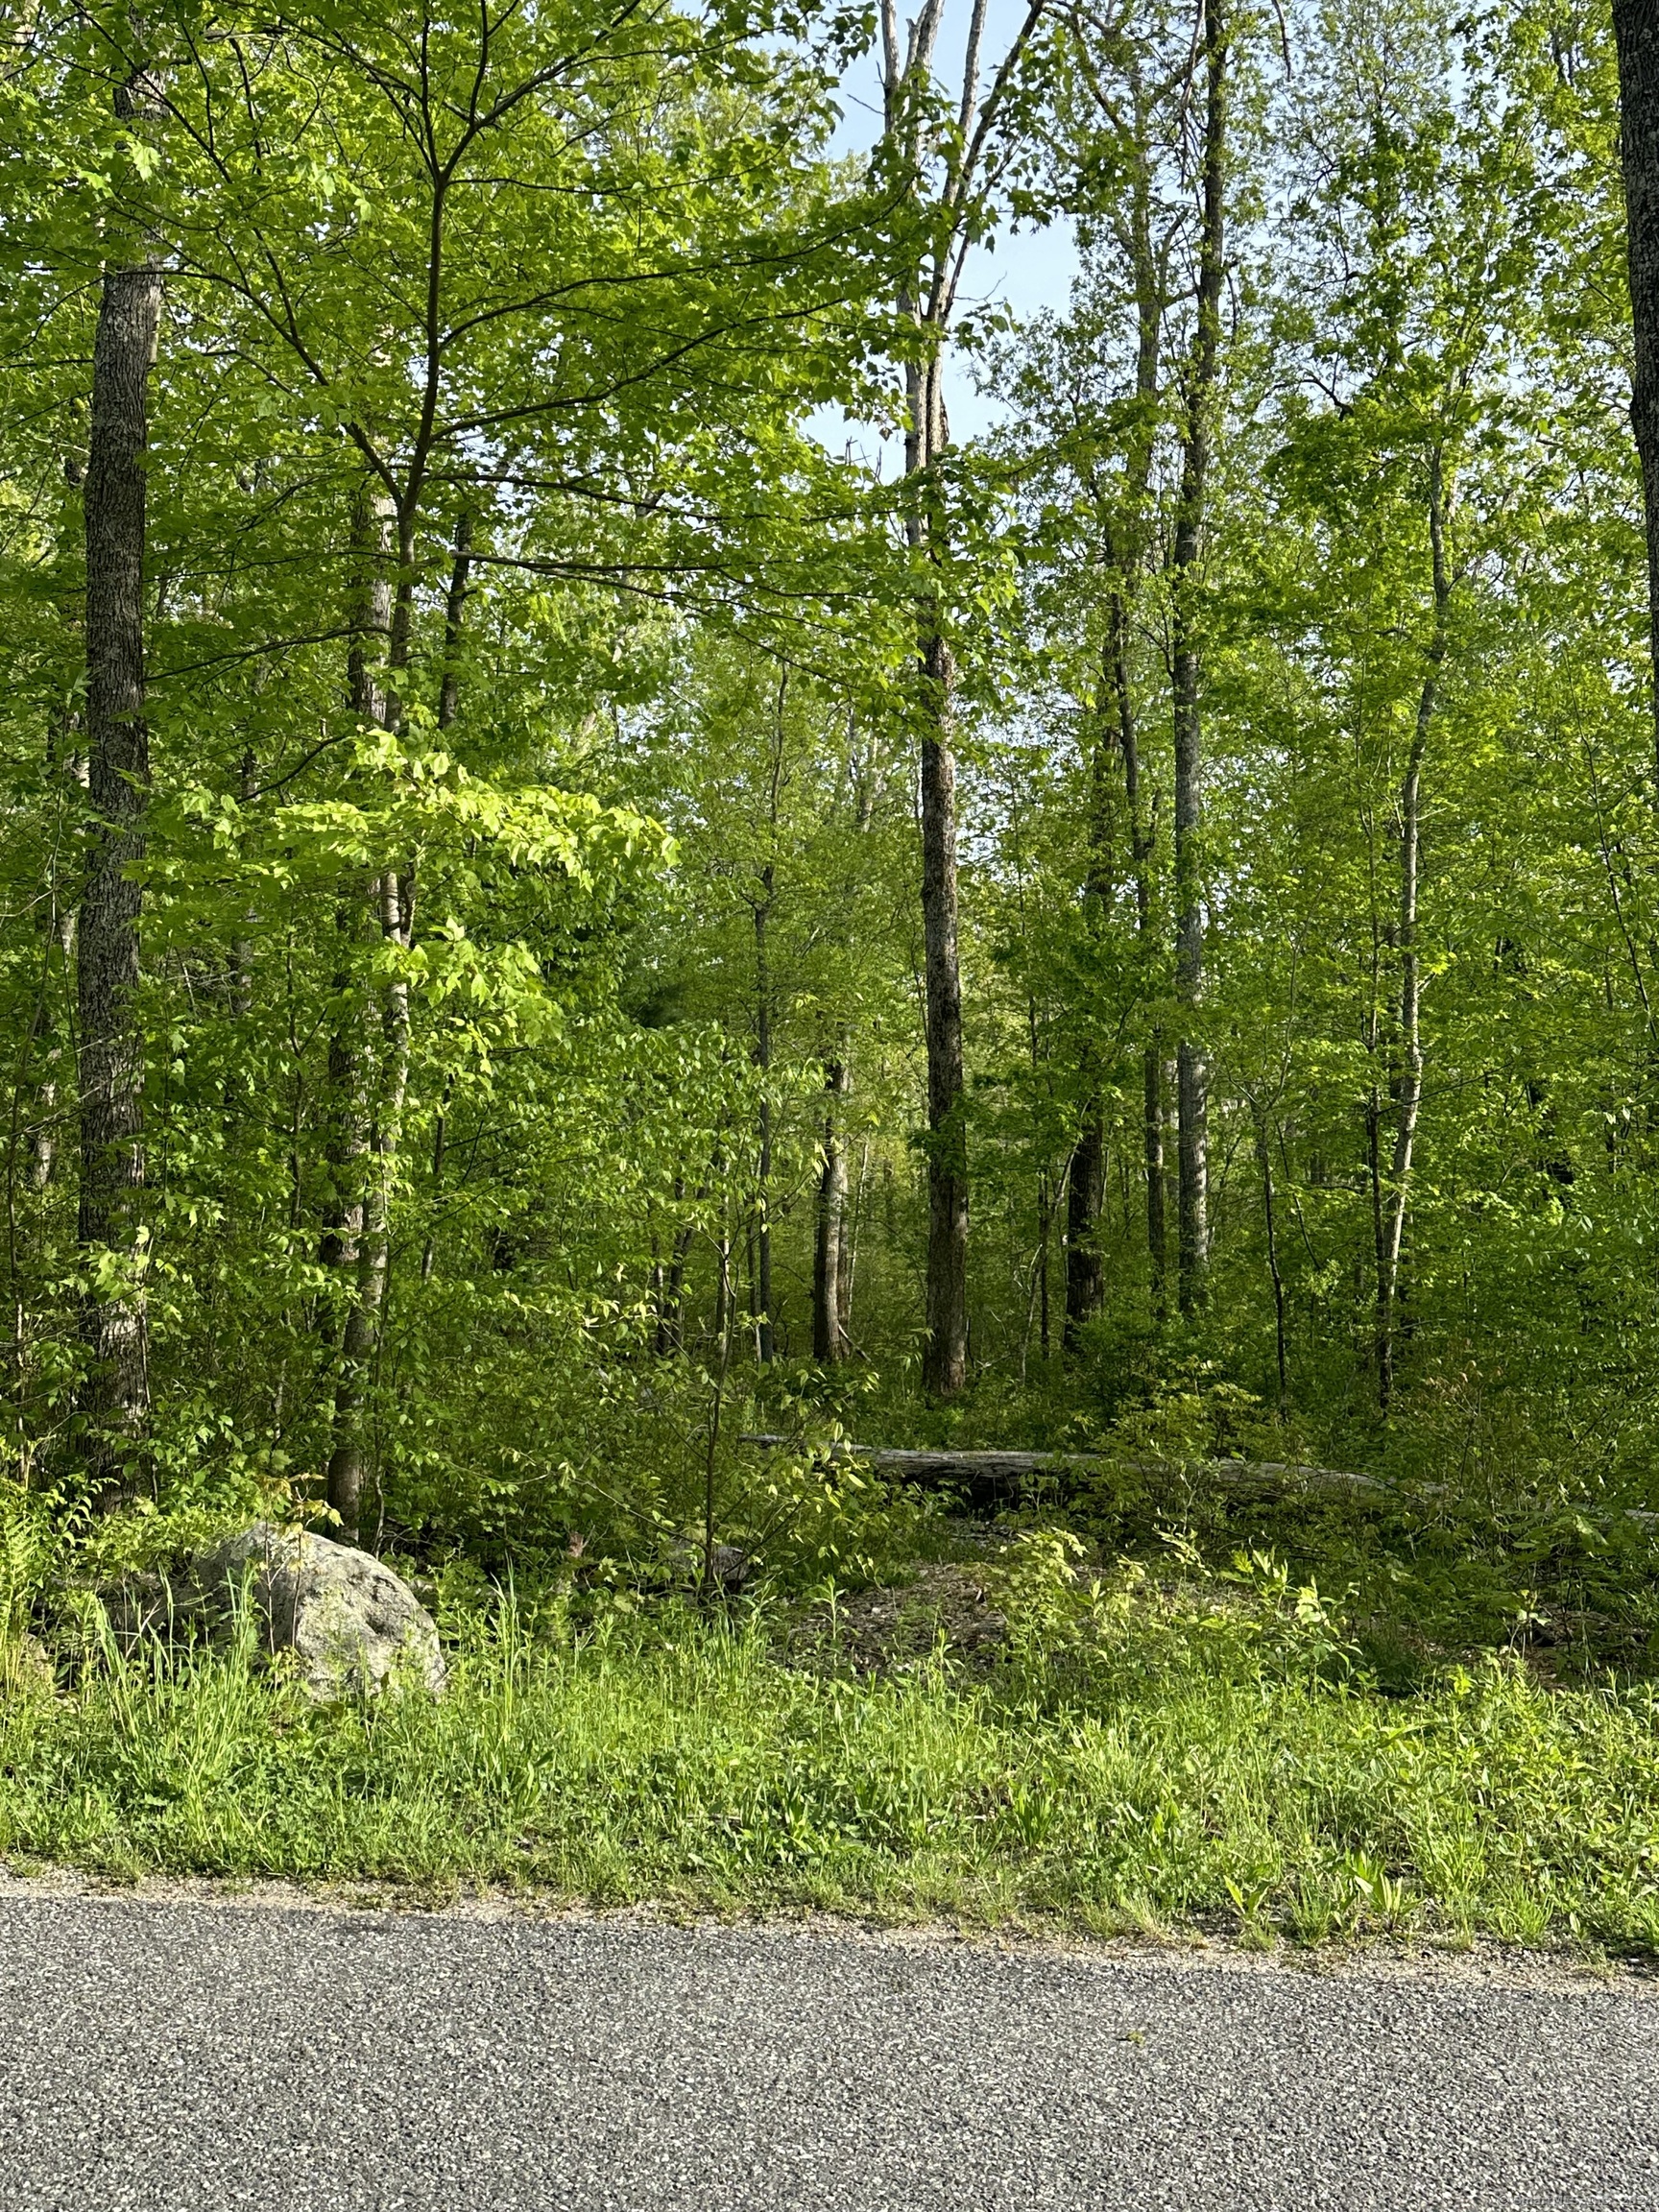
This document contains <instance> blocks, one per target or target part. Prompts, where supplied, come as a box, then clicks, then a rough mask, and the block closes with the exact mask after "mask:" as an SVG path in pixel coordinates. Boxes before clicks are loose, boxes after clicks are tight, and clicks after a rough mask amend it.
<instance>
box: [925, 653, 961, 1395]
mask: <svg viewBox="0 0 1659 2212" xmlns="http://www.w3.org/2000/svg"><path fill="white" fill-rule="evenodd" d="M923 666H924V669H925V671H926V681H927V685H928V693H929V698H930V702H931V708H930V711H931V712H932V713H933V715H934V720H933V727H932V730H931V731H930V733H929V734H928V735H927V736H926V737H925V738H924V739H923V742H922V942H923V957H924V975H925V981H926V1025H927V1349H926V1359H925V1361H924V1369H923V1372H924V1379H925V1381H926V1387H927V1388H928V1390H930V1391H931V1392H932V1393H933V1394H934V1396H936V1397H939V1398H950V1397H954V1396H955V1394H956V1392H957V1391H958V1390H960V1389H961V1387H962V1385H963V1384H964V1383H966V1382H967V1380H968V1132H967V1125H966V1119H965V1115H964V1107H965V1103H966V1101H965V1097H964V1090H965V1082H964V1073H963V1054H962V976H961V970H960V966H959V964H958V960H957V951H956V761H955V756H954V754H953V752H952V750H951V731H950V691H951V687H952V685H953V682H954V676H955V670H954V667H953V665H952V661H951V656H950V647H949V645H948V644H947V643H946V642H945V640H944V638H943V637H939V636H937V635H935V636H933V637H929V638H928V639H927V640H926V645H925V648H924V655H923Z"/></svg>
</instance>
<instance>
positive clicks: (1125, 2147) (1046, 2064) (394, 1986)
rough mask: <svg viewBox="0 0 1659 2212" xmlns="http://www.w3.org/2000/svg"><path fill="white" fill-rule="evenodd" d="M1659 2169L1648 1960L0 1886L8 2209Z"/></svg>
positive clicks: (1538, 2198) (1139, 2189)
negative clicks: (1143, 1950)
mask: <svg viewBox="0 0 1659 2212" xmlns="http://www.w3.org/2000/svg"><path fill="white" fill-rule="evenodd" d="M244 2204H246V2205H257V2206H259V2207H261V2208H262V2212H288V2208H289V2207H293V2208H294V2212H337V2208H343V2207H347V2206H350V2207H353V2208H355V2207H365V2208H368V2207H373V2212H393V2208H398V2212H401V2208H403V2207H408V2208H410V2212H429V2208H432V2212H436V2208H437V2207H443V2208H444V2212H518V2208H519V2207H524V2208H525V2212H530V2208H531V2207H534V2208H535V2212H555V2208H559V2207H564V2206H580V2207H582V2208H583V2212H589V2208H593V2212H597V2208H600V2207H606V2208H610V2207H618V2208H625V2212H657V2208H658V2207H664V2208H665V2207H673V2208H674V2212H695V2208H700V2207H704V2206H710V2207H712V2206H719V2207H721V2208H722V2212H751V2208H753V2212H775V2208H777V2212H781V2208H783V2207H789V2208H791V2212H793V2208H795V2207H801V2208H814V2212H815V2208H817V2207H820V2206H822V2207H824V2208H825V2212H830V2208H833V2212H875V2208H877V2207H879V2208H880V2212H935V2208H937V2212H947V2208H949V2212H956V2208H957V2207H961V2208H962V2212H996V2208H999V2207H1004V2206H1008V2207H1014V2206H1018V2207H1021V2208H1022V2212H1024V2208H1026V2207H1031V2208H1036V2207H1049V2206H1066V2207H1069V2208H1070V2207H1090V2208H1095V2207H1098V2208H1102V2212H1116V2208H1117V2207H1119V2206H1123V2207H1129V2206H1134V2207H1137V2208H1142V2207H1152V2206H1163V2205H1179V2206H1184V2207H1194V2208H1200V2207H1201V2208H1202V2212H1227V2208H1231V2207H1235V2206H1238V2207H1243V2206H1248V2207H1251V2208H1253V2212H1254V2208H1256V2207H1263V2208H1265V2207H1274V2208H1277V2207H1280V2206H1283V2207H1286V2212H1310V2208H1311V2207H1317V2206H1339V2207H1342V2208H1343V2212H1371V2208H1372V2207H1379V2206H1390V2207H1394V2206H1398V2207H1401V2208H1407V2207H1408V2208H1409V2212H1436V2208H1438V2207H1441V2206H1445V2207H1447V2208H1448V2212H1451V2208H1454V2207H1455V2212H1501V2208H1503V2207H1507V2206H1511V2205H1513V2206H1516V2207H1523V2206H1524V2207H1526V2208H1527V2212H1544V2208H1546V2207H1552V2206H1557V2205H1559V2206H1573V2207H1574V2208H1575V2212H1601V2208H1603V2207H1605V2208H1607V2212H1611V2208H1613V2207H1625V2206H1628V2207H1631V2208H1632V2212H1635V2208H1637V2207H1640V2212H1655V2207H1659V1992H1655V1991H1653V1990H1651V1989H1649V1988H1647V1987H1643V1986H1641V1985H1637V1984H1630V1983H1628V1982H1626V1983H1624V1984H1621V1985H1618V1986H1612V1987H1603V1986H1596V1985H1594V1984H1584V1985H1583V1986H1579V1985H1577V1984H1574V1983H1572V1982H1570V1981H1568V1980H1566V1979H1565V1978H1562V1979H1559V1980H1551V1979H1549V1978H1545V1979H1543V1980H1540V1979H1539V1978H1537V1977H1534V1978H1533V1980H1532V1981H1531V1982H1530V1983H1526V1982H1523V1983H1521V1984H1508V1983H1506V1982H1505V1981H1504V1980H1503V1979H1502V1978H1501V1977H1500V1978H1497V1979H1494V1978H1493V1977H1492V1976H1491V1975H1487V1976H1485V1977H1484V1978H1482V1977H1480V1976H1479V1975H1473V1974H1465V1975H1461V1976H1459V1975H1456V1974H1454V1975H1453V1976H1452V1977H1451V1978H1450V1979H1445V1978H1443V1979H1441V1980H1440V1981H1438V1982H1435V1981H1424V1980H1420V1979H1413V1978H1410V1977H1406V1978H1401V1977H1400V1976H1398V1975H1392V1974H1383V1973H1378V1972H1371V1971H1358V1972H1340V1973H1323V1974H1310V1973H1308V1972H1305V1971H1298V1970H1295V1969H1288V1968H1282V1967H1273V1966H1255V1965H1244V1964H1240V1963H1237V1962H1234V1963H1228V1962H1225V1961H1223V1962H1219V1963H1215V1964H1205V1963H1202V1962H1192V1961H1190V1960H1170V1959H1166V1958H1162V1957H1160V1956H1158V1955H1155V1954H1140V1955H1131V1956H1127V1957H1121V1956H1109V1955H1103V1954H1070V1953H1060V1952H1054V1951H1044V1950H1038V1949H998V1948H996V1947H994V1946H991V1945H980V1944H971V1943H953V1942H950V1941H949V1940H944V1939H937V1938H935V1939H925V1938H908V1939H888V1938H866V1937H862V1936H857V1935H855V1934H836V1933H832V1932H829V1933H827V1932H823V1931H820V1930H800V1929H793V1930H791V1929H764V1928H758V1929H757V1928H751V1929H713V1928H685V1929H676V1928H662V1927H651V1926H643V1925H640V1924H637V1923H633V1922H616V1921H592V1922H566V1921H546V1920H541V1921H538V1920H532V1919H526V1918H523V1917H495V1918H492V1917H487V1916H479V1915H476V1914H474V1915H471V1916H469V1915H466V1914H434V1915H413V1914H409V1915H400V1914H393V1913H385V1912H372V1913H357V1912H344V1911H317V1910H311V1909H306V1908H300V1909H277V1908H273V1907H271V1906H269V1905H235V1904H223V1903H204V1902H198V1901H191V1900H185V1901H172V1902H154V1901H148V1900H121V1901H108V1900H103V1899H96V1898H89V1897H84V1896H53V1895H40V1894H29V1893H25V1892H21V1891H18V1890H12V1892H10V1893H7V1892H5V1891H0V2207H3V2208H4V2212H128V2208H132V2212H138V2208H140V2207H142V2208H143V2212H185V2208H187V2207H188V2208H190V2212H194V2208H195V2207H198V2206H202V2207H207V2206H212V2207H216V2208H217V2207H225V2206H235V2205H244Z"/></svg>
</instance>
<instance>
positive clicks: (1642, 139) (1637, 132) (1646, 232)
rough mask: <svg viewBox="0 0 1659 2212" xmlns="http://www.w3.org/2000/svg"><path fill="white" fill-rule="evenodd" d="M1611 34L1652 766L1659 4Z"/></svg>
mask: <svg viewBox="0 0 1659 2212" xmlns="http://www.w3.org/2000/svg"><path fill="white" fill-rule="evenodd" d="M1613 35H1614V37H1615V40H1616V41H1617V44H1618V49H1619V89H1620V95H1621V131H1620V139H1621V145H1622V149H1623V166H1624V201H1625V206H1626V208H1627V210H1628V214H1629V258H1630V307H1631V314H1632V319H1633V321H1634V324H1635V335H1636V378H1635V385H1634V389H1633V391H1632V395H1631V403H1630V419H1631V422H1632V425H1633V427H1634V429H1635V432H1636V449H1637V451H1638V453H1639V454H1640V455H1641V460H1642V492H1643V499H1644V503H1645V505H1646V508H1647V593H1648V607H1649V616H1650V625H1651V628H1650V635H1651V638H1652V646H1653V668H1654V678H1655V681H1654V691H1653V712H1654V750H1655V761H1656V764H1659V8H1655V6H1654V4H1653V0H1613Z"/></svg>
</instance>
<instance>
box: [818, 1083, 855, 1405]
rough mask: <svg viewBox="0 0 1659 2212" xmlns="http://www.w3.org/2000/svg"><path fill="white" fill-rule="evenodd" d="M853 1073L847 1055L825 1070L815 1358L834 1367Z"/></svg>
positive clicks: (842, 1297)
mask: <svg viewBox="0 0 1659 2212" xmlns="http://www.w3.org/2000/svg"><path fill="white" fill-rule="evenodd" d="M851 1088H852V1071H851V1070H850V1068H849V1066H848V1063H847V1059H846V1056H845V1052H843V1054H842V1055H841V1056H840V1057H839V1058H837V1059H834V1060H831V1061H830V1062H829V1064H828V1066H827V1067H826V1068H825V1070H824V1091H825V1108H824V1165H823V1166H822V1168H821V1169H820V1170H819V1175H818V1221H817V1237H816V1243H815V1247H814V1251H813V1259H812V1357H813V1358H814V1359H816V1360H817V1361H818V1362H819V1363H820V1365H822V1366H826V1367H833V1366H835V1365H837V1364H838V1363H839V1362H840V1361H841V1360H843V1359H845V1358H846V1357H847V1323H846V1314H847V1295H848V1286H843V1284H842V1280H841V1277H842V1269H843V1267H844V1266H845V1264H846V1262H847V1258H848V1250H847V1144H846V1132H845V1131H844V1129H843V1128H842V1125H841V1123H842V1116H843V1114H844V1112H845V1108H846V1101H847V1094H848V1092H849V1091H850V1090H851Z"/></svg>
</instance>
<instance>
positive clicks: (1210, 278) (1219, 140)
mask: <svg viewBox="0 0 1659 2212" xmlns="http://www.w3.org/2000/svg"><path fill="white" fill-rule="evenodd" d="M1203 26H1204V28H1203V53H1204V67H1205V100H1204V157H1203V167H1202V171H1201V175H1200V212H1199V245H1198V291H1197V322H1196V327H1195V329H1194V333H1193V343H1192V354H1191V359H1190V362H1189V364H1188V370H1187V391H1186V401H1187V422H1186V432H1185V436H1184V438H1183V441H1182V451H1181V488H1180V493H1179V496H1178V501H1177V505H1176V514H1175V546H1174V557H1175V558H1174V571H1175V572H1174V577H1173V640H1172V642H1173V654H1172V674H1173V688H1174V702H1175V716H1174V720H1175V990H1176V996H1177V998H1179V1000H1180V1002H1181V1008H1182V1015H1183V1033H1182V1036H1181V1038H1180V1041H1179V1043H1178V1044H1177V1046H1176V1053H1175V1068H1176V1077H1175V1080H1176V1118H1177V1132H1178V1135H1177V1166H1178V1183H1177V1191H1178V1218H1177V1224H1176V1229H1177V1245H1178V1253H1179V1268H1180V1296H1181V1310H1182V1311H1183V1312H1185V1313H1190V1312H1192V1311H1194V1310H1196V1309H1197V1308H1198V1307H1199V1306H1200V1305H1202V1303H1203V1300H1204V1294H1205V1278H1206V1274H1207V1271H1208V1268H1209V1264H1210V1193H1209V1184H1210V1142H1209V1127H1208V1123H1209V1103H1210V1102H1209V1091H1210V1076H1209V1068H1208V1065H1207V1063H1206V1061H1205V1057H1204V1052H1203V1048H1202V1046H1200V1044H1199V1043H1198V1041H1197V1039H1196V1036H1195V1034H1194V1031H1195V1027H1196V1020H1195V1018H1196V1015H1197V1011H1198V1003H1199V999H1200V998H1201V997H1202V995H1203V989H1204V885H1203V877H1202V869H1201V864H1200V853H1199V839H1200V835H1201V831H1202V827H1203V773H1204V760H1203V752H1204V748H1203V719H1202V716H1203V704H1202V694H1203V662H1202V657H1201V649H1200V645H1199V639H1198V625H1197V610H1196V606H1195V599H1196V593H1197V584H1198V566H1199V561H1200V559H1201V556H1202V553H1203V544H1204V522H1205V493H1206V487H1207V483H1208V478H1209V472H1210V454H1211V444H1212V418H1213V414H1214V403H1215V388H1216V384H1217V381H1218V378H1219V374H1220V357H1221V285H1222V278H1223V276H1224V272H1225V262H1224V252H1225V219H1226V197H1225V195H1226V161H1227V26H1226V21H1225V0H1204V14H1203Z"/></svg>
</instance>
